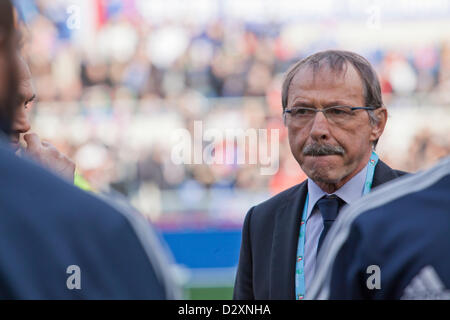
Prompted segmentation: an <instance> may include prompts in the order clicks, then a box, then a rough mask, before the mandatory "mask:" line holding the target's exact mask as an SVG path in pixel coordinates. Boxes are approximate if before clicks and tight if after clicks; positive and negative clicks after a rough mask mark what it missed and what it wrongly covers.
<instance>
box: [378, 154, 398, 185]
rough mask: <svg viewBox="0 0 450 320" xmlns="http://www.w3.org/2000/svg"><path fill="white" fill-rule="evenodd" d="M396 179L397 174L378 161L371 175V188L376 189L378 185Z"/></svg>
mask: <svg viewBox="0 0 450 320" xmlns="http://www.w3.org/2000/svg"><path fill="white" fill-rule="evenodd" d="M397 177H399V174H397V173H396V172H395V171H394V170H392V169H391V168H390V167H389V166H388V165H387V164H386V163H384V162H383V161H381V160H380V161H378V163H377V165H376V166H375V172H374V173H373V181H372V188H376V187H378V186H379V185H381V184H383V183H386V182H388V181H390V180H393V179H395V178H397Z"/></svg>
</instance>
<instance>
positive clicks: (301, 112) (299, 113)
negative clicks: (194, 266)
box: [292, 108, 311, 116]
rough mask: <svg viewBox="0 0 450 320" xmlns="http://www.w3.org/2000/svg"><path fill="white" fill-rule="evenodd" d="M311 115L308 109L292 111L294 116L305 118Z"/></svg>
mask: <svg viewBox="0 0 450 320" xmlns="http://www.w3.org/2000/svg"><path fill="white" fill-rule="evenodd" d="M309 114H311V110H308V109H302V108H298V109H293V110H292V115H293V116H305V115H309Z"/></svg>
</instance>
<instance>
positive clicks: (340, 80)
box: [234, 50, 403, 300]
mask: <svg viewBox="0 0 450 320" xmlns="http://www.w3.org/2000/svg"><path fill="white" fill-rule="evenodd" d="M282 105H283V116H284V120H285V124H286V126H287V129H288V136H289V143H290V147H291V151H292V154H293V156H294V157H295V159H296V160H297V162H298V163H299V165H300V166H301V168H302V169H303V171H304V172H305V173H306V175H307V176H308V179H307V181H305V182H303V183H301V184H299V185H297V186H294V187H292V188H290V189H288V190H286V191H284V192H282V193H280V194H278V195H276V196H274V197H273V198H271V199H269V200H267V201H265V202H263V203H261V204H259V205H257V206H255V207H253V208H251V209H250V211H249V212H248V213H247V216H246V218H245V221H244V226H243V233H242V244H241V252H240V258H239V265H238V270H237V275H236V282H235V288H234V298H235V299H298V300H301V299H303V298H304V295H305V293H306V291H307V289H308V287H309V286H310V284H311V282H312V279H313V277H314V272H315V268H316V265H315V263H316V255H317V253H318V250H319V249H320V246H321V244H322V243H323V240H324V239H325V236H326V234H327V232H328V230H329V229H330V228H331V225H332V223H333V221H334V220H335V219H336V217H337V215H338V214H339V212H340V211H341V210H342V208H343V206H344V205H346V204H351V203H352V202H353V201H356V200H358V199H359V198H360V197H362V195H363V194H365V193H368V192H369V191H370V190H371V189H372V188H375V187H377V186H379V185H380V184H383V183H385V182H387V181H389V180H392V179H395V178H397V177H399V176H400V175H402V174H403V172H400V171H395V170H392V169H391V168H389V167H388V166H387V165H386V164H385V163H383V162H382V161H380V160H379V159H378V156H377V155H376V153H375V151H374V149H375V146H376V144H377V142H378V139H379V138H380V136H381V134H382V133H383V130H384V127H385V124H386V120H387V110H386V108H385V107H384V105H383V102H382V97H381V90H380V84H379V81H378V78H377V76H376V73H375V71H374V70H373V68H372V67H371V65H370V63H369V62H368V61H367V60H366V59H364V58H363V57H361V56H359V55H357V54H355V53H352V52H347V51H337V50H330V51H324V52H319V53H316V54H314V55H312V56H309V57H307V58H306V59H303V60H301V61H299V62H298V63H297V64H295V65H294V66H293V67H292V68H291V69H290V71H289V72H288V74H287V76H286V78H285V80H284V83H283V88H282Z"/></svg>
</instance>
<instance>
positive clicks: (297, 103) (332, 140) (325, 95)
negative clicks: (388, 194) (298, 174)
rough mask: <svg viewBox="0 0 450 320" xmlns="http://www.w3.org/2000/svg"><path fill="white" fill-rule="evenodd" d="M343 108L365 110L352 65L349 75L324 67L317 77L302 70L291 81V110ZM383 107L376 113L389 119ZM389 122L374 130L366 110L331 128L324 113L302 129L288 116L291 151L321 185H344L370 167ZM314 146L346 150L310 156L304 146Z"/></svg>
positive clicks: (303, 167) (359, 82)
mask: <svg viewBox="0 0 450 320" xmlns="http://www.w3.org/2000/svg"><path fill="white" fill-rule="evenodd" d="M338 105H339V106H351V107H361V106H365V104H364V95H363V84H362V81H361V79H360V77H359V74H358V72H357V71H356V70H355V69H354V68H353V66H351V65H348V68H347V71H346V72H342V73H340V74H339V73H335V72H333V71H332V70H330V69H329V68H328V67H325V66H324V67H322V68H320V69H319V70H318V71H317V72H316V74H315V77H313V72H312V69H311V68H309V67H303V68H301V69H300V70H299V71H298V72H297V74H296V75H295V76H294V78H293V79H292V82H291V85H290V87H289V92H288V106H287V109H290V108H293V107H309V108H316V109H323V108H326V107H331V106H338ZM382 109H383V111H381V110H377V111H376V112H377V114H379V113H380V112H381V113H384V115H386V114H385V112H386V111H385V109H384V108H382ZM382 118H383V117H382ZM291 120H292V119H291ZM384 124H385V119H384V121H383V120H382V121H381V124H379V125H374V126H372V125H371V124H370V121H369V115H368V113H367V111H365V110H355V111H354V116H353V118H352V120H351V121H348V122H346V123H344V124H342V125H339V126H338V125H335V124H330V123H329V122H328V120H327V118H326V117H325V115H324V114H323V113H321V112H319V113H317V114H316V115H315V117H314V118H313V119H312V120H311V121H310V122H309V123H308V124H305V125H303V126H299V125H298V124H296V123H295V121H290V119H289V115H287V123H286V125H287V127H288V133H289V144H290V147H291V151H292V153H293V155H294V157H295V159H296V160H297V162H298V163H299V164H300V166H301V168H302V169H303V171H304V172H305V173H306V175H307V176H308V177H309V178H311V179H312V180H313V181H315V182H317V183H325V184H337V185H339V187H340V186H341V185H342V184H344V183H345V182H346V181H348V179H349V178H350V177H352V176H353V175H355V174H356V173H357V172H359V171H360V170H361V169H362V168H364V166H365V165H366V164H367V162H368V160H369V158H370V154H371V150H372V144H373V142H374V141H375V140H376V139H377V138H378V137H379V136H380V135H381V133H382V131H383V129H384ZM311 145H316V147H318V146H324V145H327V146H332V147H334V148H331V149H336V150H338V149H339V148H336V147H341V151H342V152H336V153H333V152H331V153H332V154H330V155H321V156H312V155H305V154H304V148H305V147H308V146H311ZM306 153H308V152H306Z"/></svg>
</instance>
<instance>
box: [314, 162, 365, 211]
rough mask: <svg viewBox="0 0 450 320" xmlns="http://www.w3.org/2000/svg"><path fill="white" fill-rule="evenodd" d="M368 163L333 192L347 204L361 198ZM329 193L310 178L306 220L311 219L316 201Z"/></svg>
mask: <svg viewBox="0 0 450 320" xmlns="http://www.w3.org/2000/svg"><path fill="white" fill-rule="evenodd" d="M366 175H367V165H366V166H365V167H364V168H363V169H362V170H361V171H359V172H358V173H357V174H356V175H355V176H354V177H353V178H351V179H350V180H349V181H347V183H346V184H344V185H343V186H342V187H340V188H339V189H338V190H336V191H335V192H334V193H333V194H335V195H337V196H338V197H339V198H341V199H342V200H344V201H345V202H346V203H347V204H350V203H352V202H354V201H355V200H358V199H359V198H361V196H362V193H363V190H364V184H365V182H366ZM326 195H329V194H328V193H326V192H325V191H323V190H322V189H320V187H319V186H318V185H317V184H316V183H315V182H314V181H312V180H311V179H310V178H308V198H309V199H308V212H307V214H306V220H308V219H309V217H310V215H311V212H312V211H313V208H314V206H315V205H316V202H317V201H319V199H320V198H322V197H323V196H326Z"/></svg>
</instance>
